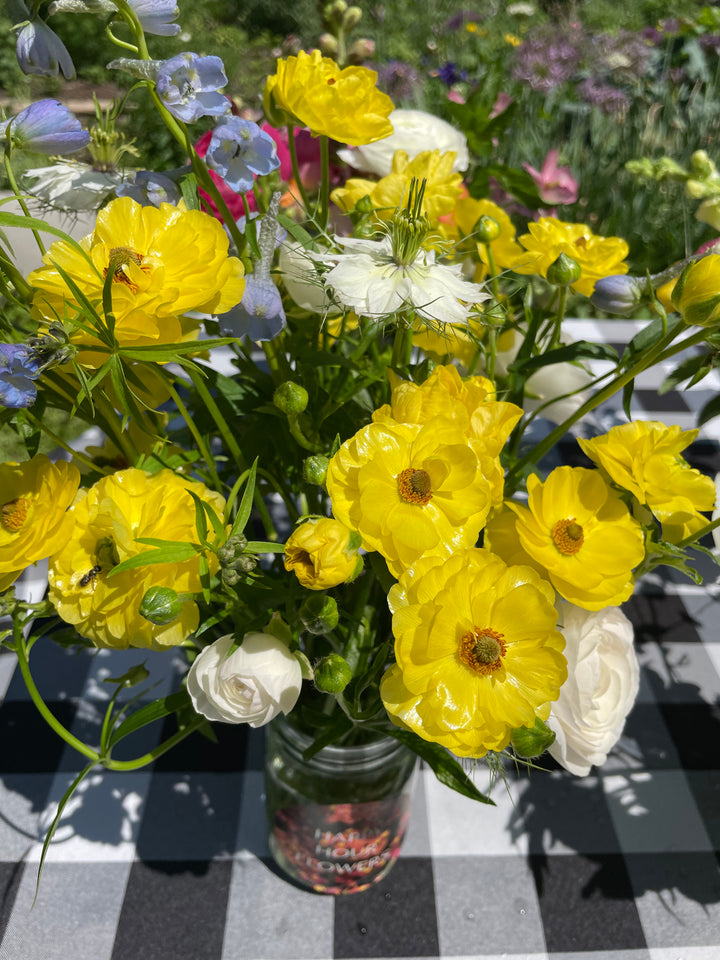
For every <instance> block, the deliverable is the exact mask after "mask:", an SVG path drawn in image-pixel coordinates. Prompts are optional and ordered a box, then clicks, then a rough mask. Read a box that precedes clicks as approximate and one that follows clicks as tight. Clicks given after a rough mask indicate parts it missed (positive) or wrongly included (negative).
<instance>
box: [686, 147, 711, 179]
mask: <svg viewBox="0 0 720 960" xmlns="http://www.w3.org/2000/svg"><path fill="white" fill-rule="evenodd" d="M690 169H691V170H692V172H693V173H694V174H695V176H696V177H698V178H699V179H701V180H707V179H708V178H709V177H715V176H717V170H716V169H715V164H714V163H713V162H712V160H711V159H710V157H709V156H708V155H707V151H705V150H696V151H695V153H693V155H692V156H691V157H690Z"/></svg>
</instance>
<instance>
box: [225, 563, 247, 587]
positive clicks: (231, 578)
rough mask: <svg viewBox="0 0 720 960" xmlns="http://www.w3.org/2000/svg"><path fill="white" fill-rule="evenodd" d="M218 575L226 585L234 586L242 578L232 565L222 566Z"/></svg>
mask: <svg viewBox="0 0 720 960" xmlns="http://www.w3.org/2000/svg"><path fill="white" fill-rule="evenodd" d="M220 576H221V578H222V582H223V583H224V584H225V586H226V587H234V586H235V585H236V584H238V583H240V581H241V580H242V574H241V573H239V572H238V571H237V570H234V569H233V568H232V567H223V568H222V570H221V571H220Z"/></svg>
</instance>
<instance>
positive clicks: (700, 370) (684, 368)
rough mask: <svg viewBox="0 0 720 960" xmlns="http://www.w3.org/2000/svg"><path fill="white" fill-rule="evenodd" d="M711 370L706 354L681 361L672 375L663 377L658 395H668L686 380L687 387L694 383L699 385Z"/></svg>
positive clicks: (709, 359) (710, 363)
mask: <svg viewBox="0 0 720 960" xmlns="http://www.w3.org/2000/svg"><path fill="white" fill-rule="evenodd" d="M711 370H712V360H711V358H710V357H709V356H708V355H707V354H696V355H695V356H693V357H688V358H687V359H686V360H683V362H682V363H680V364H678V366H677V367H676V368H675V369H674V370H673V372H672V373H669V374H668V375H667V377H665V379H664V380H663V382H662V383H661V384H660V388H659V389H658V393H659V394H660V395H661V396H662V395H663V394H664V393H669V392H670V391H671V390H674V389H675V388H676V387H677V386H679V385H680V384H681V383H684V382H685V381H686V380H690V381H691V382H690V383H689V384H688V386H689V387H691V386H694V385H695V384H696V383H699V382H700V380H702V379H703V377H706V376H707V375H708V373H710V371H711Z"/></svg>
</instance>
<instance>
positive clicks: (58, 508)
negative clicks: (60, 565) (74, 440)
mask: <svg viewBox="0 0 720 960" xmlns="http://www.w3.org/2000/svg"><path fill="white" fill-rule="evenodd" d="M79 483H80V472H79V471H78V469H77V467H76V466H74V464H72V463H67V462H66V461H65V460H60V461H59V462H58V463H52V462H51V461H50V460H48V458H47V457H46V456H45V455H44V454H38V455H37V456H35V457H33V458H32V460H28V461H27V462H26V463H0V590H5V589H7V587H9V586H10V584H11V583H13V582H14V581H15V580H16V579H17V578H18V577H19V576H20V574H21V573H22V572H23V570H24V569H25V568H26V567H28V566H30V564H31V563H36V562H37V561H38V560H43V559H44V558H45V557H48V556H50V554H51V553H54V552H55V551H56V550H59V549H60V548H61V547H63V546H64V545H65V543H66V542H67V540H68V537H69V536H70V531H71V530H72V520H71V519H70V515H69V514H68V513H67V509H68V507H69V506H70V504H71V503H72V502H73V499H74V497H75V494H76V493H77V488H78V485H79Z"/></svg>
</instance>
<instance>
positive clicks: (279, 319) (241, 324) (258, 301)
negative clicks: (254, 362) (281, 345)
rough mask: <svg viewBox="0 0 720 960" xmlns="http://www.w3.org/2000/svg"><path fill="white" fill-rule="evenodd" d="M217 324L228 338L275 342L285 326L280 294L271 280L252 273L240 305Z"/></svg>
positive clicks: (248, 278)
mask: <svg viewBox="0 0 720 960" xmlns="http://www.w3.org/2000/svg"><path fill="white" fill-rule="evenodd" d="M218 321H219V323H220V330H221V332H222V333H223V334H224V335H225V336H227V337H239V338H242V337H249V338H250V340H255V341H260V340H273V339H274V338H275V337H276V336H277V335H278V334H279V333H280V331H281V330H283V329H284V327H285V323H286V321H285V310H284V309H283V305H282V298H281V296H280V291H279V290H278V288H277V287H276V286H275V284H274V283H273V281H272V280H271V279H270V277H265V276H257V277H256V275H255V274H254V273H251V274H249V275H248V276H246V277H245V292H244V293H243V298H242V300H241V301H240V303H239V304H238V305H237V306H236V307H233V308H232V310H230V311H229V312H228V313H224V314H222V316H220V317H218Z"/></svg>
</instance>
